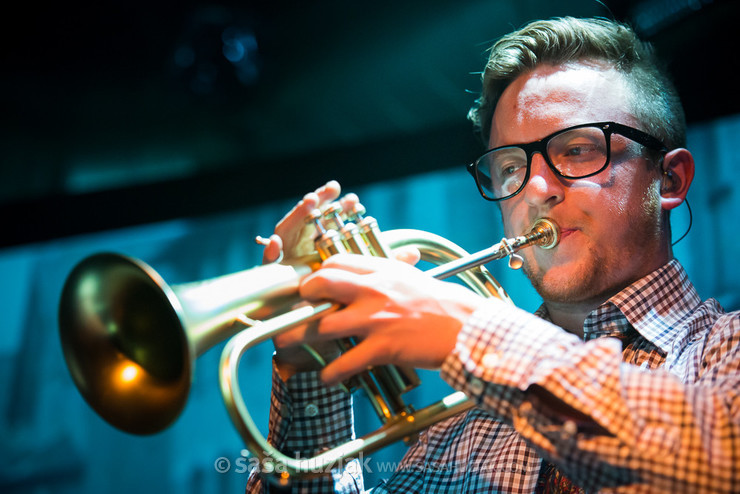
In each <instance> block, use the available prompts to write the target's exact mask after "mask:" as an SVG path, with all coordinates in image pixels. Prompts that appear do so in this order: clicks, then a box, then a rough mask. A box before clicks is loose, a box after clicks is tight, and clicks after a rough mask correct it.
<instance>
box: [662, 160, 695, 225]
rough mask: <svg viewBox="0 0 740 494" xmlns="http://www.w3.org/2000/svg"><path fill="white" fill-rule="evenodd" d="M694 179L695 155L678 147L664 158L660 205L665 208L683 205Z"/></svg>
mask: <svg viewBox="0 0 740 494" xmlns="http://www.w3.org/2000/svg"><path fill="white" fill-rule="evenodd" d="M693 179H694V157H693V156H692V155H691V152H690V151H689V150H688V149H684V148H677V149H673V150H671V151H669V152H668V153H666V155H665V157H664V158H663V177H662V181H661V183H660V205H661V207H662V208H663V209H664V210H666V211H667V210H669V209H673V208H675V207H678V206H680V205H681V203H682V202H683V201H684V200H685V199H686V194H687V193H688V192H689V187H690V186H691V181H692V180H693Z"/></svg>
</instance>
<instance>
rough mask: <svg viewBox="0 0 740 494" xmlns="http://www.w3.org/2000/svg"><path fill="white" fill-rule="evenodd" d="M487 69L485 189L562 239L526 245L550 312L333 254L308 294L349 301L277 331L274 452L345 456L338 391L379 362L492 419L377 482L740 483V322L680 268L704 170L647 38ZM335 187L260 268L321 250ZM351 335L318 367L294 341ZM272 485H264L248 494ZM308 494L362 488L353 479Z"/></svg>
mask: <svg viewBox="0 0 740 494" xmlns="http://www.w3.org/2000/svg"><path fill="white" fill-rule="evenodd" d="M482 79H483V91H482V96H481V98H480V99H479V100H478V101H477V102H476V105H475V106H474V108H473V109H472V110H471V112H470V118H471V120H472V121H473V123H474V124H475V126H476V129H477V130H478V131H479V132H480V133H481V136H482V137H483V139H484V141H485V143H486V144H487V149H488V151H487V152H486V153H485V154H484V155H483V156H482V157H481V158H479V159H478V160H476V161H475V162H474V163H473V164H472V165H471V166H470V169H469V171H470V172H471V173H472V174H473V177H474V178H475V181H476V184H477V187H478V189H479V191H480V193H481V194H482V195H483V197H484V198H485V199H488V200H491V201H493V202H496V203H497V204H498V206H499V207H500V210H501V216H502V221H503V225H504V230H505V233H506V235H507V236H516V235H520V234H522V233H523V232H526V231H528V229H529V228H530V227H531V226H532V224H533V223H534V222H535V221H536V220H537V219H539V218H548V219H550V220H552V221H553V222H555V223H556V224H557V225H558V226H559V229H560V241H559V243H558V245H557V246H556V247H555V248H553V249H548V250H544V249H539V248H530V249H526V250H522V251H521V255H522V257H523V258H524V269H525V271H526V274H527V276H528V278H529V280H530V281H531V283H532V284H533V286H534V287H535V288H536V290H537V291H538V293H539V294H540V295H541V297H542V299H543V303H542V306H541V307H540V309H539V310H538V311H537V312H536V313H535V314H529V313H526V312H524V311H522V310H520V309H517V308H515V307H512V306H511V305H509V304H506V303H504V302H502V301H500V300H497V299H485V298H483V297H481V296H479V295H476V294H474V293H473V292H471V291H469V290H467V289H465V288H463V287H460V286H459V285H456V284H452V283H446V282H443V281H438V280H433V279H431V278H430V277H429V276H427V275H425V274H424V273H423V272H421V271H419V270H418V269H416V268H414V267H413V264H414V262H415V261H416V260H417V257H418V253H415V252H414V251H403V252H400V253H398V254H397V259H392V260H391V259H383V258H377V257H367V256H356V255H344V254H342V255H337V256H333V257H331V258H329V259H328V260H326V261H325V262H324V263H323V266H322V269H320V270H318V271H317V272H315V273H313V274H312V275H310V276H308V277H307V278H306V279H305V280H304V281H303V283H302V285H301V288H300V292H301V296H302V298H304V299H306V300H309V301H325V300H329V301H333V302H337V303H339V304H341V305H343V306H344V308H343V309H342V310H339V311H337V312H334V313H332V314H330V315H328V316H326V317H324V318H323V319H321V321H320V322H319V323H318V324H315V325H312V326H308V327H304V328H298V329H296V330H293V331H291V332H289V333H286V334H284V335H281V336H280V337H279V338H277V341H276V346H277V348H278V350H277V353H276V357H275V366H276V372H275V380H274V387H273V390H274V399H273V408H272V411H271V421H270V438H269V439H270V441H271V442H272V443H273V444H275V445H276V446H277V447H278V448H280V449H282V450H284V451H286V452H291V453H293V452H298V453H300V454H301V455H302V456H304V457H305V456H312V455H314V454H315V453H316V452H318V451H320V450H322V449H323V448H326V447H331V446H336V445H338V444H342V443H344V442H346V441H348V440H349V439H351V437H352V434H353V430H352V422H351V420H352V411H351V401H350V398H349V396H347V395H346V394H345V393H343V392H342V391H340V390H338V389H337V388H336V387H331V386H332V385H334V384H337V383H339V382H342V381H344V380H346V379H348V378H349V377H350V376H352V375H354V374H356V373H358V372H360V371H362V370H364V369H366V368H367V367H368V366H378V365H384V364H396V365H400V366H413V367H422V368H441V374H442V377H443V378H444V379H445V380H446V381H447V382H448V383H449V384H451V385H452V386H453V387H454V388H456V389H457V390H461V391H463V392H465V394H466V395H468V396H469V397H470V398H472V399H473V400H475V402H476V404H477V407H476V408H474V409H472V410H470V411H469V412H466V413H464V414H460V415H457V416H454V417H452V418H450V419H447V420H445V421H443V422H440V423H438V424H436V425H434V426H433V427H431V428H429V429H427V430H426V431H424V432H423V433H422V434H421V436H420V438H419V440H418V441H416V442H415V443H414V444H413V445H412V446H411V447H410V449H409V451H408V453H407V454H406V456H405V457H404V459H403V461H402V463H401V465H400V467H399V469H398V470H397V471H396V473H395V474H393V475H392V476H391V477H390V478H389V479H387V480H386V481H385V482H384V483H383V484H382V485H380V486H378V487H377V488H376V491H375V492H449V491H467V492H581V491H588V492H728V493H730V492H738V491H740V314H738V313H725V312H724V310H723V309H722V308H721V307H720V306H719V304H718V303H717V302H716V301H715V300H713V299H709V300H707V301H701V299H700V298H699V296H698V295H697V293H696V291H695V289H694V288H693V286H692V284H691V282H690V281H689V279H688V278H687V275H686V273H685V271H684V269H683V268H682V266H681V264H680V263H679V261H678V260H676V259H674V258H673V254H672V250H671V228H670V221H669V216H670V214H669V213H670V211H671V210H672V209H674V208H676V207H677V206H679V205H680V204H681V203H682V202H683V201H684V200H685V198H686V194H687V192H688V190H689V186H690V185H691V181H692V178H693V175H694V161H693V158H692V155H691V153H690V152H689V151H688V150H686V149H685V148H684V147H683V146H684V141H685V124H684V117H683V111H682V109H681V105H680V102H679V101H678V96H677V94H676V91H675V89H674V88H673V86H672V85H671V84H670V82H669V81H668V79H667V78H666V77H665V75H664V74H663V73H662V72H661V71H660V70H659V69H658V67H657V63H656V61H655V59H654V56H653V54H652V51H651V49H650V47H649V46H647V45H646V44H644V43H642V42H641V41H640V40H639V39H637V37H636V36H635V34H634V33H633V32H632V31H631V30H630V29H629V28H627V27H625V26H623V25H620V24H618V23H615V22H610V21H606V20H584V19H571V18H566V19H555V20H551V21H538V22H534V23H531V24H529V25H528V26H526V27H524V28H522V29H521V30H518V31H516V32H514V33H511V34H510V35H507V36H505V37H504V38H502V39H501V40H500V41H498V42H497V43H496V44H495V45H494V46H493V47H492V49H491V52H490V58H489V61H488V64H487V66H486V69H485V71H484V73H483V76H482ZM339 196H340V187H339V184H338V183H336V182H330V183H328V184H326V185H325V186H323V187H321V188H319V189H318V190H316V191H315V192H313V193H309V194H307V195H306V196H305V197H304V198H303V200H302V201H301V202H299V203H298V204H297V205H296V207H295V208H294V209H293V210H292V211H290V212H289V213H288V214H287V215H286V216H285V217H284V218H283V219H282V220H281V221H280V222H279V223H278V225H277V227H276V229H275V234H274V235H273V236H271V237H270V239H269V242H267V246H266V248H265V260H266V261H272V260H275V259H276V258H277V257H278V255H279V253H280V252H281V251H282V252H284V253H285V255H286V256H297V255H300V254H305V253H307V252H309V251H312V250H313V245H312V243H311V238H312V235H313V232H312V231H311V229H310V228H309V227H306V225H305V222H304V218H305V217H306V216H307V215H308V214H309V213H310V211H311V210H313V209H315V208H321V207H322V206H323V205H325V204H327V203H329V202H331V201H334V200H337V198H339ZM342 201H343V204H344V206H345V207H346V208H349V207H351V206H352V204H354V203H355V202H356V197H354V196H351V195H350V196H346V197H345V198H343V200H342ZM349 336H352V337H356V338H357V339H358V340H359V341H360V343H359V344H358V345H357V346H355V347H354V348H352V349H351V350H349V351H348V352H346V353H344V354H342V355H341V356H338V357H337V358H336V359H335V360H334V361H333V362H331V363H330V364H329V365H328V366H326V368H324V369H323V370H320V371H319V370H317V369H316V368H315V364H313V361H312V360H310V359H306V358H305V357H304V356H302V353H301V352H300V351H298V350H297V345H298V343H303V342H308V343H309V344H312V345H318V346H319V347H321V345H322V343H323V342H329V341H332V340H336V339H338V338H344V337H349ZM327 348H329V347H328V346H327ZM327 386H328V387H327ZM308 405H313V406H312V407H309V406H308ZM428 465H452V466H453V467H452V468H427V467H426V466H428ZM481 465H487V466H488V467H489V468H480V466H481ZM268 487H269V485H268V483H267V482H264V481H263V480H262V479H260V477H259V476H258V475H257V474H254V475H253V476H252V477H251V478H250V481H249V485H248V491H250V492H252V491H255V492H256V491H259V490H260V488H265V489H267V488H268ZM294 487H295V488H296V489H303V488H308V489H309V490H312V491H315V492H322V491H326V492H335V491H339V492H355V491H361V490H362V489H363V483H362V477H361V472H358V471H356V470H353V469H346V470H340V471H335V472H333V473H332V474H331V475H329V474H328V475H327V476H325V477H323V478H320V479H312V480H305V481H296V482H295V483H294Z"/></svg>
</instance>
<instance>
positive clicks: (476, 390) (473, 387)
mask: <svg viewBox="0 0 740 494" xmlns="http://www.w3.org/2000/svg"><path fill="white" fill-rule="evenodd" d="M484 387H485V385H484V384H483V381H481V380H480V379H478V378H477V377H474V378H473V379H471V380H470V392H471V393H473V394H475V395H479V394H481V393H483V388H484Z"/></svg>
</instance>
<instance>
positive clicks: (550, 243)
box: [527, 218, 560, 249]
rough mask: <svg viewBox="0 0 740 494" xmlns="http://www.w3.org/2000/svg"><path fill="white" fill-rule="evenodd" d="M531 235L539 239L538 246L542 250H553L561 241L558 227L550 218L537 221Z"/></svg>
mask: <svg viewBox="0 0 740 494" xmlns="http://www.w3.org/2000/svg"><path fill="white" fill-rule="evenodd" d="M529 235H532V236H533V237H534V238H535V239H537V240H536V245H538V246H539V247H540V248H542V249H552V248H553V247H555V246H556V245H558V242H559V241H560V230H559V229H558V225H557V224H556V223H555V222H554V221H552V220H551V219H548V218H540V219H538V220H537V221H535V222H534V225H532V229H531V230H530V233H529ZM529 235H527V236H529Z"/></svg>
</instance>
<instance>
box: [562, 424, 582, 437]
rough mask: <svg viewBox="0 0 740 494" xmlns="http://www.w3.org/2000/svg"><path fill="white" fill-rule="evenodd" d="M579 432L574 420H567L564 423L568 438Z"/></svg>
mask: <svg viewBox="0 0 740 494" xmlns="http://www.w3.org/2000/svg"><path fill="white" fill-rule="evenodd" d="M576 433H578V426H577V425H576V423H575V422H573V421H572V420H566V421H565V422H564V423H563V434H564V435H565V437H567V438H571V437H573V436H575V435H576Z"/></svg>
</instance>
